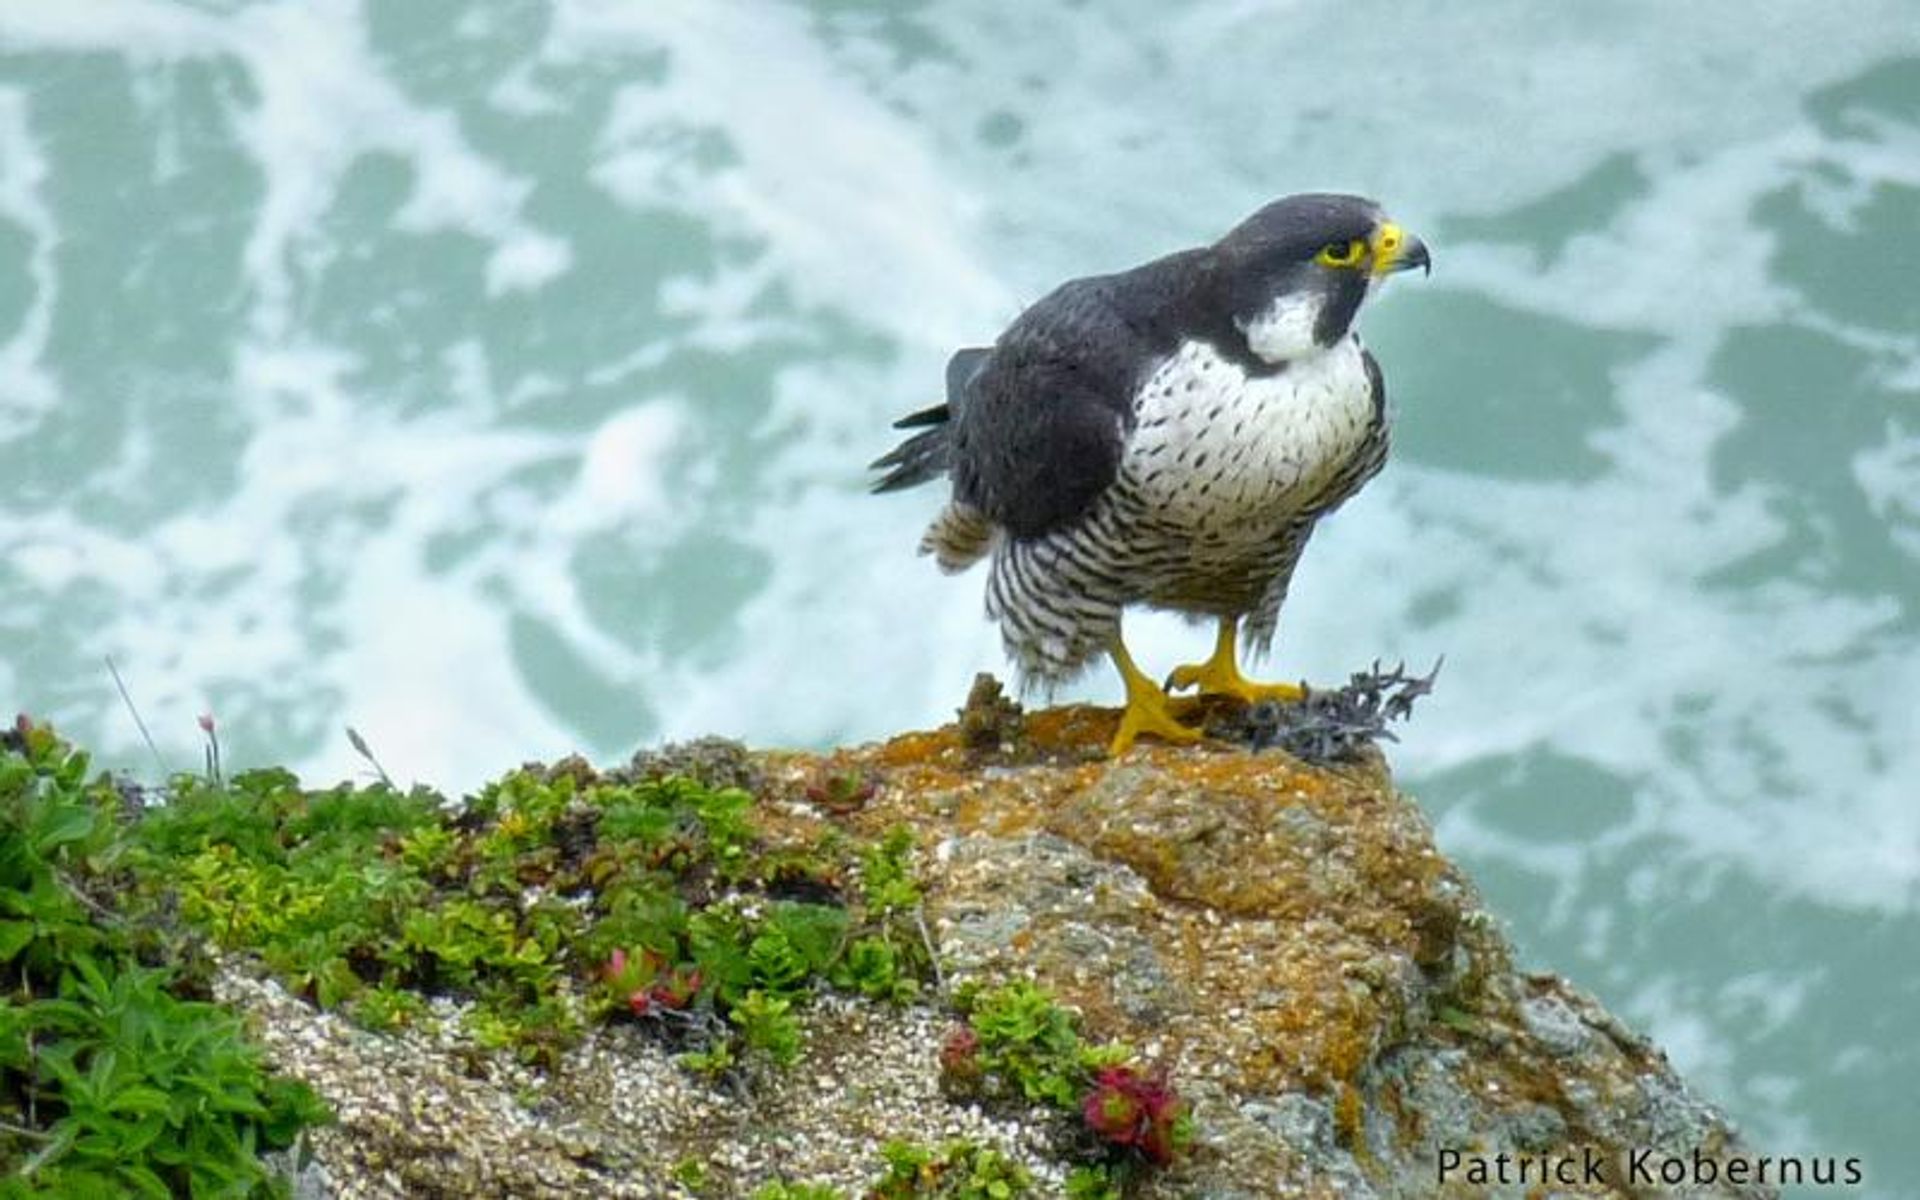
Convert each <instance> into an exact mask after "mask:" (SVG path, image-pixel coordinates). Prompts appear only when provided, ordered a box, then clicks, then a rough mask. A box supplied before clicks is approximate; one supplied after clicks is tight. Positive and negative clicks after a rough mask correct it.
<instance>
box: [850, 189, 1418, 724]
mask: <svg viewBox="0 0 1920 1200" xmlns="http://www.w3.org/2000/svg"><path fill="white" fill-rule="evenodd" d="M1427 266H1428V257H1427V250H1426V247H1425V246H1423V245H1421V244H1420V242H1419V240H1418V239H1416V238H1414V237H1413V236H1411V235H1410V234H1408V233H1406V232H1405V231H1404V230H1402V229H1401V228H1400V227H1399V226H1398V225H1396V224H1394V223H1393V222H1391V221H1389V220H1387V218H1386V216H1385V215H1384V214H1383V213H1382V212H1381V210H1380V207H1379V206H1378V205H1376V204H1375V203H1373V202H1372V201H1370V200H1365V199H1362V198H1360V197H1357V196H1339V195H1322V194H1315V195H1302V196H1290V197H1288V198H1286V199H1284V200H1278V201H1275V202H1274V203H1272V204H1269V205H1267V206H1266V207H1265V208H1262V209H1261V210H1260V211H1259V212H1256V213H1254V214H1253V215H1252V216H1251V217H1248V218H1247V219H1246V220H1245V221H1243V222H1241V223H1240V224H1239V225H1238V226H1236V227H1235V228H1234V229H1233V230H1232V231H1231V232H1229V233H1228V234H1227V235H1226V236H1225V237H1223V238H1221V239H1220V240H1219V241H1218V242H1215V243H1214V244H1213V245H1211V246H1204V247H1200V248H1198V249H1193V250H1186V251H1182V252H1180V253H1178V254H1172V255H1169V256H1167V257H1165V258H1161V259H1157V260H1155V261H1153V262H1150V263H1147V264H1145V265H1144V266H1140V267H1135V268H1134V269H1132V270H1130V271H1122V272H1120V273H1118V274H1114V275H1098V276H1092V277H1089V278H1086V279H1075V280H1072V281H1071V282H1068V283H1065V284H1062V285H1061V286H1060V287H1058V288H1056V289H1055V290H1054V291H1053V292H1052V293H1050V294H1049V295H1047V296H1046V297H1045V298H1043V299H1042V300H1040V301H1039V302H1038V303H1036V304H1034V305H1033V307H1031V308H1029V309H1027V310H1026V311H1025V312H1024V313H1022V314H1020V316H1019V317H1018V318H1017V319H1016V320H1015V321H1014V322H1013V324H1012V325H1010V326H1008V327H1007V329H1006V331H1005V332H1003V333H1002V334H1001V335H1000V337H999V339H998V340H997V341H995V342H994V344H993V345H992V346H988V347H974V348H969V349H965V350H961V351H960V352H958V353H957V354H955V355H954V356H953V359H952V361H951V362H950V363H949V364H948V367H947V402H946V403H945V404H942V405H939V406H937V407H935V408H930V409H927V410H925V411H923V412H919V413H915V414H913V415H912V416H909V417H906V418H904V419H903V420H901V421H900V422H899V427H901V428H916V427H924V428H920V431H919V432H917V433H916V434H914V436H912V437H910V438H909V439H908V440H907V441H906V442H904V443H902V444H901V445H900V446H899V447H897V448H896V449H895V450H894V451H893V452H892V453H890V454H888V455H887V456H885V457H884V458H882V459H880V460H879V461H878V462H877V463H875V464H874V465H875V466H876V467H880V468H885V469H886V470H887V472H888V473H887V474H886V475H885V476H884V477H883V478H882V479H881V480H880V482H879V484H878V485H877V486H876V489H875V490H877V491H891V490H893V489H895V488H901V487H907V486H910V485H913V484H917V483H922V482H925V481H927V480H931V479H934V478H938V477H941V476H946V477H949V478H950V479H951V480H952V484H953V496H952V499H951V500H950V501H949V502H948V504H947V506H946V508H945V509H944V510H942V511H941V513H940V515H939V516H938V517H936V518H935V519H934V522H933V524H932V525H931V526H930V527H929V528H928V530H927V534H926V537H925V538H924V540H923V541H922V543H921V549H922V551H923V552H925V553H931V554H933V555H934V556H935V557H936V559H937V560H938V561H939V563H940V565H941V567H942V568H944V569H946V570H948V571H960V570H964V569H965V568H967V567H969V566H972V565H973V564H974V563H975V562H977V561H979V560H980V559H982V558H989V559H990V560H991V562H990V566H989V573H988V578H987V611H988V613H989V614H990V615H991V616H992V617H993V618H994V619H996V620H997V621H999V623H1000V629H1001V633H1002V636H1003V638H1004V640H1005V642H1006V647H1007V653H1008V654H1009V655H1010V656H1011V657H1012V659H1013V660H1014V662H1015V663H1016V664H1017V665H1018V667H1019V670H1020V673H1021V676H1022V679H1023V681H1024V682H1039V683H1043V684H1053V683H1058V682H1060V681H1062V680H1064V679H1066V678H1068V677H1070V676H1071V675H1073V674H1075V673H1077V672H1078V671H1079V670H1080V669H1082V668H1083V667H1085V666H1086V665H1087V664H1088V663H1089V662H1091V661H1092V660H1093V659H1094V658H1096V657H1098V656H1099V655H1101V654H1102V653H1105V654H1109V655H1111V656H1112V658H1113V660H1114V663H1115V665H1116V666H1117V667H1118V668H1119V670H1120V674H1121V677H1122V679H1124V680H1125V682H1126V686H1127V707H1126V710H1125V712H1124V713H1123V715H1122V717H1121V724H1120V729H1119V732H1118V733H1117V734H1116V735H1115V737H1114V742H1113V751H1114V753H1116V754H1117V753H1121V752H1123V751H1124V750H1126V748H1127V747H1128V746H1130V745H1131V744H1132V743H1133V740H1134V738H1135V737H1137V736H1138V735H1140V734H1142V733H1151V734H1155V735H1157V736H1159V737H1162V738H1166V739H1169V740H1174V741H1191V740H1193V739H1194V738H1196V737H1197V736H1198V734H1197V733H1196V732H1195V731H1194V730H1192V729H1190V728H1188V727H1186V726H1184V725H1182V724H1181V723H1180V722H1178V721H1177V720H1175V719H1174V717H1173V715H1172V714H1171V712H1170V711H1169V709H1168V702H1167V693H1166V692H1165V691H1163V690H1162V689H1161V687H1160V686H1159V685H1157V684H1155V683H1154V682H1153V681H1152V680H1151V679H1149V678H1147V677H1146V675H1144V674H1143V673H1142V672H1141V671H1140V669H1139V668H1138V667H1137V666H1136V665H1135V664H1134V662H1133V659H1132V657H1131V656H1130V655H1129V654H1128V653H1127V650H1126V647H1125V645H1124V644H1123V643H1122V642H1121V639H1120V616H1121V613H1122V611H1123V610H1124V609H1125V608H1126V607H1127V606H1128V605H1130V604H1145V605H1148V606H1150V607H1154V608H1164V609H1172V610H1175V611H1178V612H1182V613H1187V614H1189V615H1194V616H1211V617H1214V618H1216V619H1217V620H1218V621H1219V636H1218V640H1217V641H1216V643H1215V646H1214V652H1213V654H1212V656H1211V657H1210V658H1208V659H1207V660H1206V661H1205V662H1202V663H1197V664H1193V665H1190V666H1184V667H1179V668H1176V669H1175V670H1174V671H1173V673H1172V674H1171V675H1170V676H1169V677H1168V682H1167V686H1168V687H1169V688H1175V689H1178V688H1185V687H1198V688H1199V689H1200V690H1201V691H1202V692H1203V693H1205V692H1221V693H1227V694H1230V695H1234V696H1238V697H1241V698H1243V699H1246V700H1259V699H1265V698H1269V697H1280V698H1288V697H1291V696H1294V695H1297V694H1298V689H1296V688H1294V687H1292V686H1290V685H1286V684H1259V683H1253V682H1251V681H1249V680H1247V679H1246V678H1245V677H1244V676H1242V675H1241V673H1240V669H1239V664H1238V661H1237V658H1236V653H1237V651H1236V642H1237V640H1238V635H1239V632H1240V627H1241V622H1242V621H1245V623H1246V624H1245V632H1246V636H1247V639H1248V640H1249V641H1251V642H1252V643H1253V644H1254V646H1255V647H1256V648H1259V649H1264V648H1265V647H1266V645H1267V644H1268V643H1269V642H1270V641H1271V640H1272V638H1273V631H1274V623H1275V621H1276V620H1277V619H1278V617H1279V613H1280V606H1281V603H1282V602H1283V601H1284V600H1285V599H1286V595H1287V585H1288V583H1289V582H1290V581H1291V579H1292V577H1293V569H1294V566H1295V564H1296V563H1297V562H1298V561H1299V559H1300V553H1301V551H1302V550H1304V549H1305V548H1306V544H1307V539H1308V537H1309V536H1310V535H1311V534H1312V533H1313V528H1314V524H1315V523H1316V522H1317V521H1318V520H1319V519H1320V518H1321V517H1323V516H1325V515H1326V514H1327V513H1329V512H1331V511H1333V509H1334V508H1336V507H1338V506H1339V505H1340V503H1341V502H1342V501H1344V500H1346V499H1347V497H1349V496H1351V495H1353V494H1354V492H1356V491H1358V490H1359V488H1360V487H1361V485H1362V484H1364V483H1366V481H1367V480H1368V479H1370V478H1372V477H1373V475H1374V474H1375V473H1376V472H1377V471H1379V469H1380V466H1381V464H1382V463H1383V462H1384V460H1385V458H1386V453H1387V411H1386V391H1385V386H1384V384H1383V383H1382V381H1381V377H1380V368H1379V366H1378V364H1376V363H1375V362H1374V359H1373V356H1372V355H1371V354H1369V353H1368V352H1367V351H1366V349H1365V348H1364V347H1363V346H1362V345H1361V343H1360V335H1359V334H1358V333H1357V332H1356V331H1355V329H1354V321H1355V318H1356V317H1357V316H1358V315H1359V313H1360V309H1361V307H1362V306H1363V305H1364V304H1365V303H1366V300H1367V298H1368V297H1369V296H1371V295H1372V294H1373V292H1374V291H1375V289H1376V288H1377V287H1378V285H1379V284H1380V282H1381V281H1382V280H1383V279H1385V278H1386V277H1387V276H1388V275H1390V274H1392V273H1394V272H1397V271H1402V270H1406V269H1408V268H1412V267H1420V268H1423V269H1424V268H1426V267H1427Z"/></svg>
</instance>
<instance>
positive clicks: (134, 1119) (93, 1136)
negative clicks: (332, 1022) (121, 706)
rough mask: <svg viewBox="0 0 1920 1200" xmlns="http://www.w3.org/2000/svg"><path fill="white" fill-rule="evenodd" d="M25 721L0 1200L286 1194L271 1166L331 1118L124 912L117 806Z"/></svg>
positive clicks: (0, 821)
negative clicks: (158, 960)
mask: <svg viewBox="0 0 1920 1200" xmlns="http://www.w3.org/2000/svg"><path fill="white" fill-rule="evenodd" d="M87 770H88V764H87V758H86V756H85V755H84V754H82V753H80V752H78V751H76V750H73V749H72V748H71V747H69V746H67V745H66V744H64V743H62V742H61V741H60V740H59V739H58V738H57V737H55V736H54V734H53V732H52V731H51V730H50V729H47V728H46V727H44V726H39V725H34V724H32V723H31V722H29V721H27V720H26V719H25V718H22V719H21V720H20V721H19V722H18V723H17V724H16V725H15V727H14V728H13V729H12V730H9V731H7V733H6V734H5V735H4V736H0V977H4V978H5V980H6V981H7V983H6V992H5V1002H4V1004H0V1171H3V1172H4V1179H3V1181H0V1194H4V1195H7V1196H9V1197H12V1196H20V1197H25V1196H50V1197H60V1196H149V1197H160V1198H165V1197H171V1196H178V1195H196V1196H200V1195H221V1196H245V1197H265V1196H275V1195H283V1194H284V1193H285V1187H284V1183H283V1181H281V1180H279V1179H278V1178H277V1177H275V1176H274V1175H273V1174H272V1173H271V1172H270V1171H269V1169H268V1168H267V1167H266V1166H265V1165H264V1164H263V1163H262V1162H261V1161H260V1159H259V1157H258V1154H259V1152H260V1151H262V1150H268V1149H275V1148H281V1147H286V1146H289V1145H291V1144H292V1143H293V1141H294V1138H295V1136H296V1135H297V1134H298V1132H299V1131H300V1130H301V1129H302V1128H303V1127H305V1126H307V1125H310V1124H314V1123H317V1122H319V1121H322V1120H324V1119H325V1118H326V1112H325V1109H324V1108H323V1107H322V1106H321V1104H320V1102H319V1101H318V1100H317V1099H316V1098H315V1097H314V1095H313V1094H312V1093H311V1092H310V1091H308V1090H307V1089H306V1088H305V1087H304V1086H302V1085H299V1084H296V1083H292V1082H290V1081H287V1080H284V1079H279V1078H276V1077H274V1076H272V1075H271V1074H270V1073H268V1071H267V1070H266V1068H265V1066H264V1064H263V1062H262V1061H261V1058H260V1056H259V1053H258V1052H257V1051H256V1050H255V1049H254V1048H253V1047H251V1046H250V1045H249V1044H248V1043H247V1042H246V1040H245V1039H244V1037H243V1035H242V1031H241V1029H240V1025H239V1022H238V1021H237V1020H236V1019H235V1018H234V1017H233V1016H232V1015H231V1014H228V1013H226V1012H223V1011H222V1010H220V1009H218V1008H216V1007H215V1006H213V1005H211V1004H207V1003H204V1002H202V1001H199V1000H194V999H189V998H184V997H183V996H182V995H181V994H179V993H180V992H181V991H183V990H185V983H184V981H183V980H182V979H181V978H180V977H178V976H177V975H176V973H175V972H173V971H171V970H169V969H164V968H158V967H153V966H148V965H145V964H143V963H142V962H141V961H140V959H139V954H138V951H139V947H140V946H141V945H143V944H147V943H149V942H151V941H152V940H153V939H155V938H157V937H162V936H164V931H156V930H154V929H152V928H150V927H146V926H143V925H142V924H141V923H140V921H139V920H138V919H137V918H138V914H133V913H129V912H127V911H124V910H123V909H122V907H121V905H120V901H121V900H122V899H123V898H124V896H125V895H126V890H127V889H126V886H125V885H126V882H127V880H126V877H125V864H126V863H127V862H128V861H129V859H130V858H132V857H134V856H133V854H132V853H131V850H132V848H131V846H130V843H129V838H128V830H127V828H126V826H125V825H124V824H123V823H122V821H121V820H120V818H119V809H120V805H121V797H120V795H119V793H118V792H117V791H116V790H115V789H114V788H113V786H112V785H111V784H110V783H109V782H108V781H107V780H106V779H105V778H104V777H103V778H99V779H94V780H91V781H90V780H89V779H88V777H87Z"/></svg>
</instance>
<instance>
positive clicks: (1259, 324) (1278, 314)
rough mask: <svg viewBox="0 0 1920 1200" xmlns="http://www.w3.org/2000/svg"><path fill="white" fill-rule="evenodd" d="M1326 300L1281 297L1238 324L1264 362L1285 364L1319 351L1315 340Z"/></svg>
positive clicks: (1308, 296) (1313, 296) (1312, 294)
mask: <svg viewBox="0 0 1920 1200" xmlns="http://www.w3.org/2000/svg"><path fill="white" fill-rule="evenodd" d="M1324 304H1325V298H1324V297H1323V296H1321V295H1319V294H1318V293H1317V292H1304V293H1293V294H1289V295H1285V296H1278V297H1276V298H1275V299H1274V301H1273V303H1271V304H1269V305H1267V307H1266V308H1264V309H1262V310H1261V311H1260V314H1259V315H1258V316H1256V317H1254V318H1253V319H1252V320H1251V321H1236V322H1235V324H1237V325H1239V326H1240V332H1242V333H1244V334H1246V335H1247V348H1248V349H1249V350H1252V351H1253V353H1254V355H1255V356H1256V357H1258V358H1259V359H1260V360H1261V361H1262V362H1270V363H1277V362H1284V361H1286V360H1287V359H1292V358H1298V357H1300V356H1301V355H1302V354H1306V353H1308V352H1309V351H1313V350H1317V349H1319V348H1320V347H1319V346H1318V345H1317V344H1316V343H1315V342H1314V340H1313V327H1314V326H1315V325H1316V324H1318V323H1319V320H1320V309H1321V308H1322V307H1323V305H1324Z"/></svg>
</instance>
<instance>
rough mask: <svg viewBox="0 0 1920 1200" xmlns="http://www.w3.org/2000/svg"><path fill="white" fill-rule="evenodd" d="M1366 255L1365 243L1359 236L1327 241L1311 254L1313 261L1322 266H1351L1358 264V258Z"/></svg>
mask: <svg viewBox="0 0 1920 1200" xmlns="http://www.w3.org/2000/svg"><path fill="white" fill-rule="evenodd" d="M1366 255H1367V244H1366V243H1365V242H1363V241H1361V240H1360V239H1359V238H1354V239H1353V240H1352V241H1350V242H1328V243H1327V244H1326V245H1324V246H1322V247H1320V252H1319V253H1318V254H1315V255H1314V256H1313V261H1315V262H1317V263H1319V264H1320V265H1321V266H1323V267H1352V266H1357V265H1359V262H1360V260H1361V259H1363V258H1365V257H1366Z"/></svg>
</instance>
